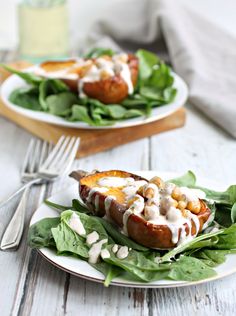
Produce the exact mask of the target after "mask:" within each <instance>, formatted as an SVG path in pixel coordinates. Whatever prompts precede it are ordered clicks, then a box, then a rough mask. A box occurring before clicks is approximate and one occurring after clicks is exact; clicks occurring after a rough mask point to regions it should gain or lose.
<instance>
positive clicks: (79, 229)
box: [68, 212, 86, 236]
mask: <svg viewBox="0 0 236 316" xmlns="http://www.w3.org/2000/svg"><path fill="white" fill-rule="evenodd" d="M68 225H69V226H70V228H71V229H72V230H73V231H74V232H76V233H77V234H78V235H80V236H84V235H86V231H85V228H84V225H83V223H82V222H81V220H80V218H79V216H78V215H77V214H76V213H75V212H73V213H72V215H71V218H70V219H69V222H68Z"/></svg>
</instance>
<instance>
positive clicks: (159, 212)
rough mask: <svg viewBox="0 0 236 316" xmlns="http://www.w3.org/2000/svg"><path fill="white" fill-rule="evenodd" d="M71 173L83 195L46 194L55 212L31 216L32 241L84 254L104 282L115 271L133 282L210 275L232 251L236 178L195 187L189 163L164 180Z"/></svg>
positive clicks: (122, 174) (107, 173)
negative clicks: (52, 197) (62, 200)
mask: <svg viewBox="0 0 236 316" xmlns="http://www.w3.org/2000/svg"><path fill="white" fill-rule="evenodd" d="M71 176H72V177H73V178H75V179H76V180H78V181H79V182H80V189H79V192H80V195H81V197H82V199H83V201H84V203H83V202H82V201H81V200H80V199H74V200H73V201H72V203H71V205H69V206H64V205H59V204H55V202H52V201H48V200H47V201H45V203H46V204H47V205H48V206H49V207H51V208H53V209H55V210H57V211H59V213H60V216H57V217H53V218H52V217H49V218H42V219H41V220H40V221H38V222H36V223H34V224H33V225H32V226H31V227H30V229H29V235H28V241H29V245H30V246H31V247H32V248H43V247H46V248H50V249H52V250H54V251H56V254H57V255H63V256H65V255H66V256H70V255H72V256H73V259H75V258H78V260H79V259H82V260H83V261H87V262H88V264H90V265H91V266H92V267H94V268H95V269H97V270H98V271H100V272H101V273H102V274H103V275H104V276H105V281H104V285H105V286H108V285H109V284H110V283H111V282H112V280H113V279H115V278H116V277H119V278H120V280H122V281H120V282H123V284H124V283H125V282H126V281H125V280H127V279H128V280H129V281H131V282H132V283H133V284H136V285H140V283H137V282H138V281H139V282H146V283H148V282H153V281H158V280H163V279H168V280H174V281H198V280H203V279H208V278H212V277H214V276H215V275H216V271H215V270H214V268H215V267H216V266H217V265H219V264H222V263H223V262H224V261H225V260H226V255H228V254H232V253H236V224H234V222H235V220H236V216H235V206H236V185H231V186H230V187H229V188H228V189H227V190H226V191H224V192H217V191H214V190H211V189H207V188H203V187H199V186H197V184H196V177H195V175H194V174H193V173H192V172H191V171H189V172H187V173H186V174H185V175H183V176H182V177H179V178H175V179H171V180H168V181H163V180H162V179H161V178H160V177H158V175H157V176H155V177H152V178H151V179H145V178H143V177H141V176H139V175H135V174H132V173H130V172H125V171H120V170H109V171H104V172H92V173H87V172H81V171H79V172H78V171H76V172H73V173H72V174H71ZM56 214H57V212H56V213H55V215H56ZM167 246H168V247H170V249H164V248H166V247H167ZM157 247H158V248H159V249H156V248H157ZM79 264H80V262H79V261H78V266H79ZM83 264H84V262H83ZM118 282H119V280H118Z"/></svg>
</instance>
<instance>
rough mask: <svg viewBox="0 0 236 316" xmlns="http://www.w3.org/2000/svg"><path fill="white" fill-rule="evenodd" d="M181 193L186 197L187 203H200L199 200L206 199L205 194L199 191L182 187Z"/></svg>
mask: <svg viewBox="0 0 236 316" xmlns="http://www.w3.org/2000/svg"><path fill="white" fill-rule="evenodd" d="M180 192H181V193H182V194H184V195H185V196H186V199H187V201H198V199H205V197H206V194H205V192H203V191H202V190H199V189H190V188H187V187H180Z"/></svg>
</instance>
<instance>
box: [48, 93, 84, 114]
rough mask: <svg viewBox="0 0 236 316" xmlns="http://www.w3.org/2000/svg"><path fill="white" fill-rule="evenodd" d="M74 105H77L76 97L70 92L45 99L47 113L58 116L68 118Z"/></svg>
mask: <svg viewBox="0 0 236 316" xmlns="http://www.w3.org/2000/svg"><path fill="white" fill-rule="evenodd" d="M76 103H78V97H77V96H76V95H75V94H74V93H72V92H61V93H58V94H53V95H49V96H48V97H47V98H46V104H47V106H48V109H49V113H51V114H54V115H58V116H68V114H69V113H70V112H71V109H72V106H73V105H74V104H76Z"/></svg>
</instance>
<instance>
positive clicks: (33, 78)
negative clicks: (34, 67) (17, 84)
mask: <svg viewBox="0 0 236 316" xmlns="http://www.w3.org/2000/svg"><path fill="white" fill-rule="evenodd" d="M0 66H2V67H3V68H5V69H6V70H7V71H9V72H11V73H12V74H15V75H17V76H19V77H20V78H22V79H23V80H24V81H25V82H27V83H28V84H31V85H34V86H39V84H40V83H41V82H42V80H43V78H41V77H39V76H37V75H35V74H34V73H31V72H24V71H20V70H16V69H14V68H11V67H9V66H7V65H2V64H0Z"/></svg>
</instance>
